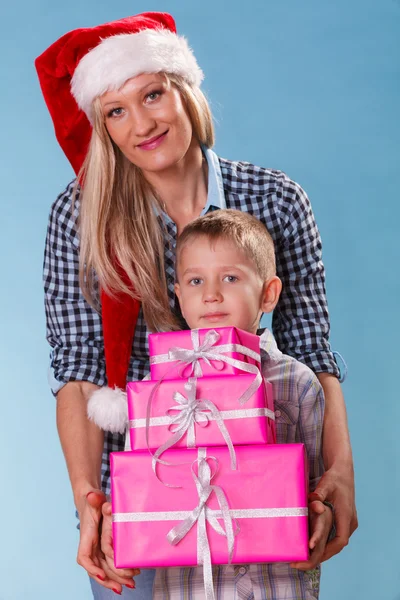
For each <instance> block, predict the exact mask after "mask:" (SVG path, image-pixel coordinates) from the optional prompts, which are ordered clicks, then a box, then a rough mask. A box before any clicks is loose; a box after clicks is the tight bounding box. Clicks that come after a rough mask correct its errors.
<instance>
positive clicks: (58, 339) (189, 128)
mask: <svg viewBox="0 0 400 600" xmlns="http://www.w3.org/2000/svg"><path fill="white" fill-rule="evenodd" d="M36 67H37V70H38V74H39V79H40V83H41V86H42V90H43V94H44V97H45V100H46V103H47V105H48V108H49V111H50V113H51V115H52V118H53V122H54V125H55V131H56V135H57V139H58V141H59V142H60V144H61V146H62V148H63V150H64V152H65V153H66V155H67V157H68V158H69V160H70V162H71V164H72V165H73V167H74V169H75V171H76V172H77V173H78V179H79V181H80V182H83V186H82V188H79V186H77V185H76V184H74V182H73V183H71V184H70V185H69V186H68V187H67V189H66V191H65V192H64V193H63V194H61V195H60V196H59V198H58V199H57V201H56V202H55V204H54V205H53V207H52V211H51V215H50V223H49V229H48V235H47V241H46V252H45V291H46V310H47V334H48V340H49V342H50V344H51V346H52V349H53V350H52V365H51V366H52V372H53V374H54V382H53V384H54V385H53V390H54V393H55V394H57V423H58V430H59V435H60V439H61V444H62V447H63V451H64V454H65V458H66V462H67V467H68V471H69V475H70V479H71V484H72V488H73V493H74V499H75V504H76V507H77V511H78V514H79V519H80V543H79V550H78V563H79V564H81V565H82V566H83V567H84V568H85V569H86V570H87V572H88V574H89V575H90V577H91V584H92V588H93V593H94V595H95V597H96V598H106V597H108V596H107V595H106V594H108V592H107V591H106V590H105V589H104V588H107V589H109V590H113V591H114V592H115V593H121V591H122V590H123V594H124V595H127V596H129V594H130V593H131V592H129V590H128V589H127V587H132V585H134V584H133V582H132V577H133V576H135V575H136V572H135V571H132V570H128V571H121V570H117V569H115V567H114V565H113V561H112V557H110V556H105V555H104V554H103V553H102V551H101V534H99V525H100V521H101V514H102V506H103V510H104V511H105V512H107V511H109V510H110V508H109V504H108V503H106V504H104V502H105V500H106V497H105V495H104V493H105V494H107V493H108V492H109V459H108V454H109V452H110V451H112V450H121V449H122V448H123V436H122V435H119V434H118V433H110V432H107V433H106V434H105V435H103V433H102V431H101V430H100V429H99V428H98V427H97V426H96V425H95V424H94V423H92V422H91V421H89V420H88V418H87V413H86V408H87V402H88V398H89V396H91V394H92V393H93V391H95V390H98V389H99V388H100V387H102V386H104V385H105V383H106V380H107V383H108V386H109V388H116V389H115V390H113V391H112V392H111V396H114V399H113V400H109V405H110V406H111V404H112V403H113V402H116V403H117V404H118V398H119V396H120V395H119V394H118V389H124V387H125V383H126V380H131V379H140V378H142V377H143V376H144V375H146V373H147V372H148V365H149V358H148V348H147V343H146V335H147V332H148V331H150V330H157V329H161V330H162V329H168V328H171V327H174V324H175V322H176V314H174V312H175V313H176V310H177V309H176V308H175V297H174V246H175V243H176V239H177V236H178V235H179V232H180V231H181V230H182V228H183V227H184V226H185V225H186V224H187V223H189V222H190V221H191V220H193V219H194V218H196V217H198V216H199V215H200V214H205V213H206V212H208V211H209V210H215V209H221V208H226V207H227V208H236V209H240V210H245V211H248V212H251V213H253V214H254V215H255V216H256V217H258V218H259V219H260V220H261V221H263V222H264V223H265V225H266V226H267V227H268V230H269V231H270V233H271V235H272V237H273V238H274V241H275V244H276V251H277V269H278V275H279V276H280V278H281V279H282V280H283V290H284V291H283V294H282V298H281V300H280V302H279V305H278V307H277V309H276V311H275V313H274V319H273V329H274V333H275V336H276V338H277V342H278V345H279V346H280V349H281V350H282V351H284V352H286V353H288V354H291V355H293V356H295V357H296V358H297V359H299V360H302V361H303V362H305V363H306V364H308V366H310V367H311V368H313V370H314V371H315V372H316V373H317V374H318V377H319V379H320V381H321V384H322V386H323V388H324V392H325V395H326V419H325V424H324V456H325V462H326V465H325V466H326V468H327V471H326V474H325V476H324V478H323V479H322V480H321V482H320V484H319V486H318V488H317V491H316V493H317V495H318V498H320V499H322V500H328V501H331V502H332V503H333V504H334V505H335V510H336V527H337V532H338V535H337V537H336V538H335V540H334V541H333V542H331V544H330V545H328V546H327V549H326V551H325V554H324V556H323V557H321V556H313V557H312V559H311V561H310V562H309V563H308V564H307V565H305V566H304V568H311V567H313V566H315V565H316V564H317V563H319V562H320V561H321V558H323V559H326V558H329V557H330V556H332V555H333V554H335V553H337V552H339V551H340V550H341V549H342V548H343V546H344V545H345V544H346V543H347V541H348V538H349V536H350V535H351V533H352V532H353V531H354V529H355V528H356V526H357V522H356V513H355V507H354V485H353V471H352V457H351V448H350V442H349V437H348V430H347V422H346V411H345V406H344V401H343V397H342V393H341V389H340V384H339V381H338V375H339V370H338V368H337V366H336V363H335V360H334V357H333V354H332V353H331V351H330V348H329V343H328V334H329V320H328V313H327V306H326V299H325V289H324V269H323V265H322V262H321V244H320V238H319V234H318V229H317V227H316V224H315V221H314V217H313V214H312V211H311V207H310V204H309V201H308V199H307V196H306V194H305V193H304V191H303V190H302V189H301V188H300V187H299V186H298V185H297V184H296V183H294V182H293V181H291V180H290V179H289V178H288V177H287V176H286V175H285V174H284V173H282V172H278V171H271V170H267V169H262V168H259V167H255V166H254V165H250V164H248V163H233V162H231V161H227V160H223V159H219V158H218V157H217V156H216V155H215V154H214V153H213V152H212V150H211V147H212V145H213V142H214V133H213V127H212V120H211V114H210V111H209V108H208V105H207V102H206V99H205V98H204V96H203V94H202V92H201V91H200V88H199V85H200V83H201V80H202V72H201V70H200V69H199V67H198V65H197V63H196V60H195V58H194V56H193V54H192V53H191V50H190V49H189V47H188V46H187V44H186V42H185V40H184V39H183V38H180V37H178V36H177V35H176V30H175V24H174V21H173V19H172V17H170V16H169V15H167V14H161V13H146V14H143V15H137V16H135V17H130V18H127V19H122V20H120V21H116V22H113V23H109V24H106V25H102V26H99V27H94V28H92V29H82V30H76V31H74V32H70V33H68V34H66V35H65V36H63V37H62V38H61V39H60V40H58V41H57V42H55V43H54V44H53V45H52V46H51V47H50V48H49V49H48V50H46V51H45V52H44V53H43V55H41V56H40V57H39V58H38V59H37V61H36ZM78 217H79V219H78ZM99 290H101V292H99ZM139 299H140V305H139ZM99 308H101V316H100V314H99V312H98V309H99ZM101 393H102V392H101ZM101 393H100V392H97V396H99V395H101ZM107 393H108V392H107ZM107 398H109V396H107ZM99 402H101V399H100V400H99ZM102 406H103V407H104V403H103V404H102ZM105 418H106V419H107V415H106V417H105ZM114 425H115V424H113V426H109V427H108V429H114V430H115V431H116V430H118V427H115V426H114ZM103 450H104V452H103V458H102V459H101V455H102V451H103ZM100 472H101V477H100ZM101 489H102V490H103V491H101ZM104 535H107V532H103V537H104ZM136 585H137V589H136V590H135V592H134V593H133V596H132V597H133V598H151V597H152V595H151V594H152V592H151V587H152V572H143V573H142V574H140V575H139V576H137V577H136Z"/></svg>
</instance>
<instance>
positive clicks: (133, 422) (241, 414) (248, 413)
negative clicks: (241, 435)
mask: <svg viewBox="0 0 400 600" xmlns="http://www.w3.org/2000/svg"><path fill="white" fill-rule="evenodd" d="M170 410H171V409H170ZM219 414H220V415H221V417H222V418H223V420H224V421H229V420H230V419H252V418H254V417H268V418H269V419H272V420H273V421H275V413H274V411H273V410H270V409H269V408H265V407H263V408H238V409H235V410H220V411H219ZM208 420H209V421H214V420H215V419H214V417H213V415H212V414H208ZM149 425H150V427H158V426H161V425H171V417H170V416H168V415H165V416H163V417H150V423H149ZM144 427H146V419H145V418H143V419H130V421H129V428H130V429H143V428H144Z"/></svg>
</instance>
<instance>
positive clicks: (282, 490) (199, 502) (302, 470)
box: [111, 327, 308, 598]
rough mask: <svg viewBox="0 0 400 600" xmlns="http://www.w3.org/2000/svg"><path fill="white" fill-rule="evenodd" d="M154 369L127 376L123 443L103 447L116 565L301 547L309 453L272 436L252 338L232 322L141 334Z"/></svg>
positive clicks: (293, 553) (252, 557) (224, 560)
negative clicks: (126, 443)
mask: <svg viewBox="0 0 400 600" xmlns="http://www.w3.org/2000/svg"><path fill="white" fill-rule="evenodd" d="M149 350H150V373H151V379H149V380H143V381H136V382H131V383H129V384H128V386H127V399H128V413H129V437H130V447H131V451H128V452H116V453H112V454H111V483H112V490H111V495H112V510H113V537H114V555H115V565H116V566H117V567H118V568H129V567H142V568H146V567H149V568H153V567H167V566H196V565H199V564H202V565H203V567H204V577H205V597H206V598H212V597H213V591H212V577H211V565H212V564H228V563H230V562H231V563H242V564H243V563H262V562H288V561H300V560H306V559H307V558H308V527H307V480H306V472H307V467H306V457H305V449H304V446H303V445H302V444H284V445H283V444H282V445H277V444H275V441H276V436H275V422H274V405H273V396H272V386H271V384H270V383H268V382H267V381H265V380H264V378H263V377H262V376H261V365H260V348H259V337H258V336H256V335H252V334H249V333H246V332H244V331H241V330H240V329H237V328H233V327H223V328H216V329H213V330H208V329H199V330H191V331H179V332H171V333H157V334H151V335H150V336H149Z"/></svg>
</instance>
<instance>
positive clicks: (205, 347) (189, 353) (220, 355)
mask: <svg viewBox="0 0 400 600" xmlns="http://www.w3.org/2000/svg"><path fill="white" fill-rule="evenodd" d="M220 337H221V336H220V334H219V333H218V332H217V331H215V329H210V330H209V331H207V333H206V335H205V337H204V342H203V343H202V344H200V338H199V330H198V329H192V330H191V339H192V344H193V349H187V348H180V347H178V346H177V347H173V348H170V350H169V352H168V354H159V355H157V356H152V357H151V358H150V364H161V363H168V362H175V361H177V362H178V363H180V364H182V365H184V367H183V370H182V372H181V376H182V377H183V376H184V372H185V369H186V368H187V367H190V373H189V377H190V376H192V375H194V377H201V376H202V375H203V371H202V368H201V365H200V360H204V362H205V363H206V364H208V365H209V366H211V363H210V361H211V360H212V361H216V362H217V364H218V363H219V364H220V365H221V366H220V367H216V369H217V370H221V369H222V366H223V365H222V363H226V364H228V365H231V366H233V367H235V368H237V369H240V370H241V371H245V372H246V373H251V374H254V375H255V376H256V377H255V379H254V381H253V382H252V383H251V385H250V386H249V388H248V389H247V390H246V391H245V392H243V394H242V395H241V396H240V398H239V404H242V405H243V404H245V403H246V402H247V400H248V399H249V398H251V396H252V395H253V394H254V393H255V392H256V391H257V389H258V388H259V387H260V385H261V383H262V377H261V373H260V370H259V368H258V367H257V366H256V365H250V364H248V363H246V362H244V361H243V360H238V359H236V358H232V357H231V356H225V353H226V352H238V353H241V354H243V355H244V356H248V357H249V358H252V359H254V360H255V361H257V362H260V360H261V358H260V354H259V353H257V352H254V351H253V350H250V348H247V347H246V346H242V345H241V344H223V345H220V346H215V344H216V343H217V342H218V340H219V339H220Z"/></svg>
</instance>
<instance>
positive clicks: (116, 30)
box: [35, 12, 203, 173]
mask: <svg viewBox="0 0 400 600" xmlns="http://www.w3.org/2000/svg"><path fill="white" fill-rule="evenodd" d="M35 66H36V70H37V73H38V76H39V81H40V86H41V88H42V92H43V96H44V99H45V101H46V104H47V107H48V109H49V112H50V115H51V118H52V120H53V123H54V129H55V134H56V137H57V140H58V142H59V144H60V146H61V148H62V149H63V150H64V152H65V154H66V156H67V158H68V160H69V161H70V163H71V165H72V167H73V169H74V171H75V173H78V172H79V169H80V168H81V166H82V163H83V161H84V158H85V156H86V152H87V148H88V145H89V140H90V135H91V124H90V123H91V119H92V114H91V107H92V102H93V100H94V99H95V98H97V97H98V96H101V94H103V93H104V92H106V91H110V90H116V89H118V88H120V87H121V86H122V85H123V84H124V83H125V82H126V81H127V80H128V79H130V78H132V77H135V76H136V75H140V74H141V73H160V72H166V73H173V74H175V75H181V76H182V77H183V78H184V79H185V80H186V81H187V82H188V83H190V84H194V85H199V84H200V83H201V81H202V79H203V73H202V71H201V69H200V67H199V66H198V64H197V62H196V59H195V57H194V55H193V53H192V51H191V49H190V48H189V46H188V43H187V41H186V40H185V38H184V37H182V36H178V35H177V33H176V26H175V21H174V19H173V18H172V17H171V15H169V14H167V13H156V12H148V13H143V14H140V15H135V16H133V17H126V18H125V19H120V20H119V21H113V22H111V23H105V24H104V25H98V26H97V27H91V28H84V29H75V30H74V31H70V32H69V33H66V34H65V35H63V36H62V37H61V38H60V39H59V40H57V41H56V42H54V44H52V45H51V46H50V47H49V48H47V50H45V51H44V52H43V54H41V55H40V56H39V57H38V58H37V59H36V61H35Z"/></svg>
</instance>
